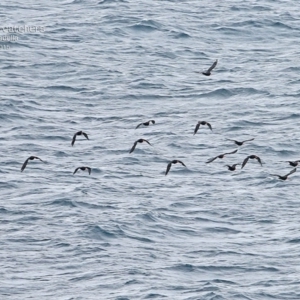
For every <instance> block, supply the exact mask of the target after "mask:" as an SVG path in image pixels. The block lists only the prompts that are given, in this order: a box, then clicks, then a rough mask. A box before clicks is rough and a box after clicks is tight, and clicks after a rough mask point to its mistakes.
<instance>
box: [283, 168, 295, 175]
mask: <svg viewBox="0 0 300 300" xmlns="http://www.w3.org/2000/svg"><path fill="white" fill-rule="evenodd" d="M296 171H297V168H295V169H293V170H292V171H291V172H290V173H289V174H286V175H285V176H290V175H291V174H293V173H295V172H296Z"/></svg>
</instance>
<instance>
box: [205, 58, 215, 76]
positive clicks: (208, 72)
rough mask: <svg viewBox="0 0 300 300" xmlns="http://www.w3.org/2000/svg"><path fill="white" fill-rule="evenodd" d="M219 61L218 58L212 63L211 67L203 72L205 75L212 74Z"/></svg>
mask: <svg viewBox="0 0 300 300" xmlns="http://www.w3.org/2000/svg"><path fill="white" fill-rule="evenodd" d="M217 63H218V60H217V59H216V61H215V62H214V63H213V64H212V65H211V67H210V68H209V69H208V70H207V71H205V72H202V74H203V75H205V76H210V75H211V71H212V70H213V69H214V68H215V67H216V65H217Z"/></svg>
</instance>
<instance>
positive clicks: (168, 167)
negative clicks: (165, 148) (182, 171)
mask: <svg viewBox="0 0 300 300" xmlns="http://www.w3.org/2000/svg"><path fill="white" fill-rule="evenodd" d="M177 163H179V164H182V165H183V166H184V167H186V165H185V164H184V163H183V162H182V161H181V160H178V159H175V160H172V161H170V162H169V163H168V166H167V170H166V173H165V175H167V174H168V173H169V171H170V169H171V166H172V164H177Z"/></svg>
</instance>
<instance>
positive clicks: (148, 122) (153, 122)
mask: <svg viewBox="0 0 300 300" xmlns="http://www.w3.org/2000/svg"><path fill="white" fill-rule="evenodd" d="M150 123H152V124H155V121H154V120H149V121H147V122H145V123H141V124H139V125H138V126H136V127H135V129H138V128H139V127H140V126H141V125H144V126H149V125H150Z"/></svg>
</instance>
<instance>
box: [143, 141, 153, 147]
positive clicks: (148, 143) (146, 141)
mask: <svg viewBox="0 0 300 300" xmlns="http://www.w3.org/2000/svg"><path fill="white" fill-rule="evenodd" d="M143 141H144V142H146V143H148V144H149V145H150V146H152V145H151V144H150V143H149V142H148V141H147V140H143Z"/></svg>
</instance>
